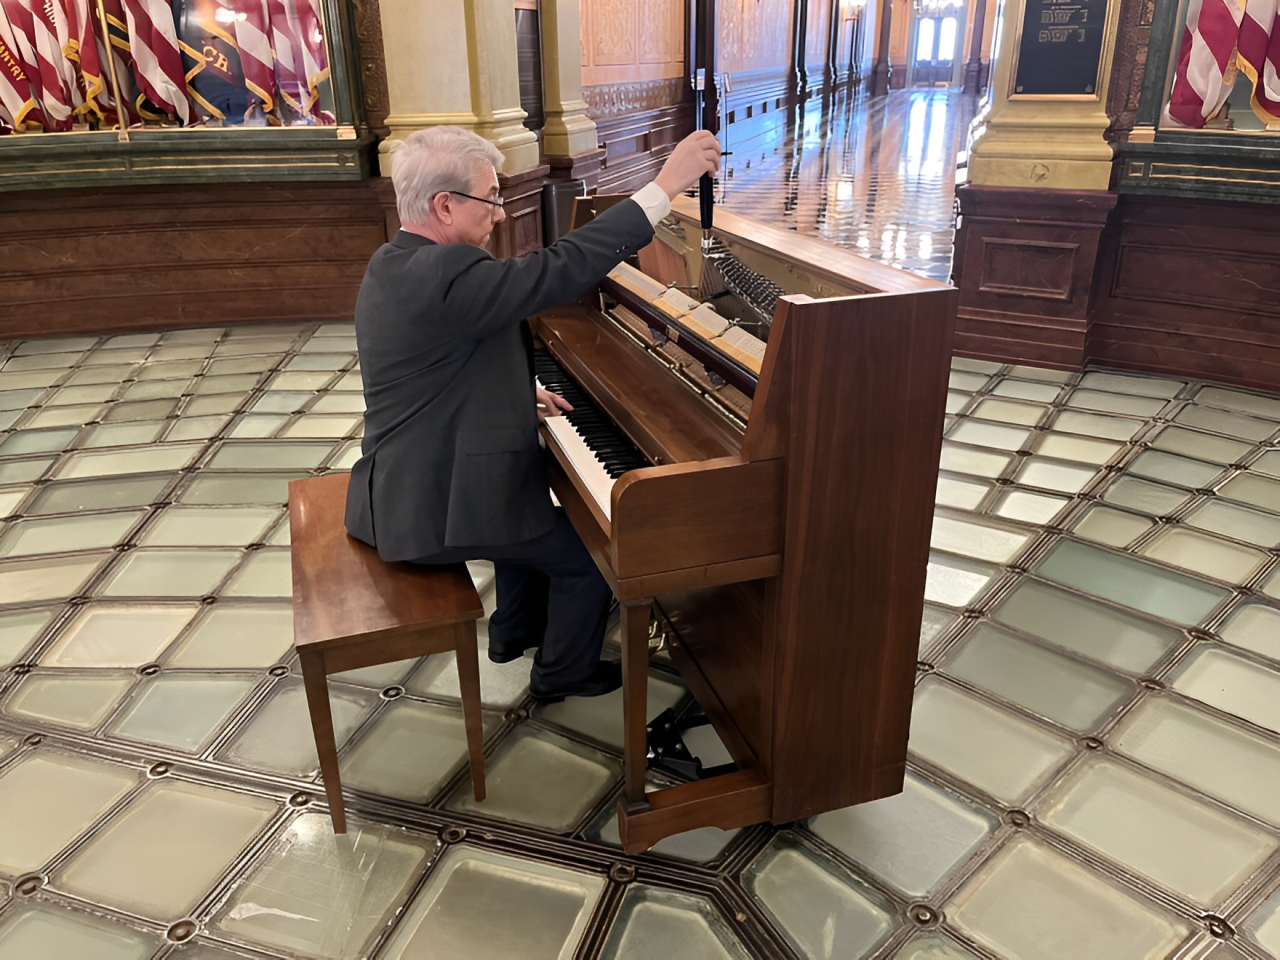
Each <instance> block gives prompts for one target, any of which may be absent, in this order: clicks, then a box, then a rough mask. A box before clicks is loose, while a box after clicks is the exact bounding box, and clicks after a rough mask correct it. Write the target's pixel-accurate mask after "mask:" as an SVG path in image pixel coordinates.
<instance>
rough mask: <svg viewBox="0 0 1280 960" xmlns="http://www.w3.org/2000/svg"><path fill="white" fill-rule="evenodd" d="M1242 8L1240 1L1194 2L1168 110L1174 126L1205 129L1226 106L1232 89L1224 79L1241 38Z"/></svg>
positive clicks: (1188, 12) (1183, 38) (1212, 0)
mask: <svg viewBox="0 0 1280 960" xmlns="http://www.w3.org/2000/svg"><path fill="white" fill-rule="evenodd" d="M1240 6H1241V5H1240V4H1239V3H1238V2H1237V0H1191V3H1190V6H1189V7H1188V9H1187V26H1186V29H1185V30H1184V31H1183V34H1182V46H1181V48H1180V49H1179V51H1178V66H1177V70H1176V73H1175V74H1174V78H1173V90H1172V91H1171V92H1170V95H1169V105H1168V106H1167V107H1166V108H1165V112H1166V114H1167V118H1168V119H1171V120H1172V121H1173V122H1174V124H1176V125H1179V126H1183V127H1203V126H1204V123H1205V121H1206V120H1208V119H1209V118H1210V117H1212V116H1213V115H1214V114H1215V113H1217V112H1218V110H1220V109H1221V108H1222V105H1223V104H1224V103H1226V101H1227V96H1228V95H1229V94H1230V93H1231V86H1230V85H1229V84H1227V83H1226V82H1224V79H1223V78H1224V77H1225V76H1226V74H1227V68H1228V66H1229V65H1230V64H1231V58H1232V54H1234V53H1235V49H1236V39H1237V38H1238V37H1239V36H1240V19H1241V15H1242V11H1241V9H1240Z"/></svg>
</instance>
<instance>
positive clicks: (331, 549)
mask: <svg viewBox="0 0 1280 960" xmlns="http://www.w3.org/2000/svg"><path fill="white" fill-rule="evenodd" d="M349 477H350V474H347V473H331V474H327V475H325V476H322V477H311V478H308V479H305V480H294V481H292V482H291V483H290V484H289V524H290V540H291V542H292V549H291V552H292V557H293V644H294V646H295V647H296V648H297V650H298V659H299V660H300V661H301V663H302V679H303V683H304V685H305V687H306V691H307V707H308V709H309V710H310V712H311V728H312V731H313V732H314V733H315V738H316V753H317V754H319V757H320V773H321V775H322V776H323V778H324V789H325V793H326V795H327V796H328V798H329V812H330V815H331V816H332V818H333V832H334V833H346V832H347V818H346V811H345V809H344V807H343V803H342V781H341V779H340V778H339V775H338V749H337V745H336V743H335V742H334V732H333V715H332V713H331V712H330V710H329V685H328V680H327V677H328V676H329V674H331V673H341V672H342V671H344V670H355V669H358V668H360V667H372V666H376V665H377V664H380V663H392V662H394V661H396V660H405V659H408V658H410V657H425V656H428V655H430V654H433V653H444V652H446V651H449V650H453V651H455V652H456V654H457V661H458V681H459V685H460V686H461V690H462V713H463V718H464V720H465V723H466V731H467V752H468V754H469V757H470V762H471V784H472V788H473V789H474V791H475V797H476V799H477V800H483V799H484V793H485V791H484V727H483V723H482V720H481V716H480V664H479V660H478V657H477V652H476V620H478V619H479V618H480V617H482V616H484V609H483V607H482V606H481V604H480V595H479V594H478V593H476V588H475V584H473V583H472V582H471V575H470V574H469V573H468V572H467V568H466V565H465V564H461V563H459V564H455V565H452V566H447V567H416V566H413V565H411V564H401V563H386V562H385V561H383V560H382V559H381V558H380V557H379V556H378V552H377V551H376V550H374V549H373V548H372V547H369V546H367V545H365V544H363V543H361V542H360V541H358V540H355V539H353V538H352V537H349V536H348V535H347V531H346V527H345V526H344V523H343V515H344V513H345V510H346V502H347V481H348V479H349Z"/></svg>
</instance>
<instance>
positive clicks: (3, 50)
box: [0, 7, 45, 131]
mask: <svg viewBox="0 0 1280 960" xmlns="http://www.w3.org/2000/svg"><path fill="white" fill-rule="evenodd" d="M24 60H25V58H24V57H23V56H22V54H21V53H19V52H18V42H17V39H16V38H15V36H14V31H13V27H12V26H11V25H10V24H9V17H8V14H7V13H6V12H5V10H4V8H3V7H0V120H3V121H4V123H5V124H6V125H7V126H8V127H10V128H11V129H13V130H19V131H22V130H29V129H36V128H42V127H44V125H45V117H44V113H43V112H42V111H41V109H40V105H39V104H38V103H36V98H35V94H34V92H33V91H32V89H31V81H30V80H29V79H27V70H28V69H30V64H28V63H26V62H24Z"/></svg>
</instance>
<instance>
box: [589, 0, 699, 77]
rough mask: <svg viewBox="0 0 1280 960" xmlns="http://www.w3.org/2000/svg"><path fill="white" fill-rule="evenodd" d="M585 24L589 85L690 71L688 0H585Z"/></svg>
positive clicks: (673, 74) (676, 74) (670, 75)
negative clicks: (687, 61) (686, 56)
mask: <svg viewBox="0 0 1280 960" xmlns="http://www.w3.org/2000/svg"><path fill="white" fill-rule="evenodd" d="M581 27H582V84H583V87H584V88H586V87H594V86H602V85H607V84H625V83H637V82H643V81H650V80H670V79H674V78H676V77H682V76H684V74H685V63H684V46H685V33H684V32H685V10H684V0H583V3H582V7H581Z"/></svg>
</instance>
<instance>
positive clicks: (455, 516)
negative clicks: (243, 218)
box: [346, 127, 720, 700]
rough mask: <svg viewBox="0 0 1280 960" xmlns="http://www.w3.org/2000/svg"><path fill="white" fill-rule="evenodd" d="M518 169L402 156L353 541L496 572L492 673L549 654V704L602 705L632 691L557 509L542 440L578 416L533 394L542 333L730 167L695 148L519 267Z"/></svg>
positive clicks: (377, 313) (355, 484) (541, 673)
mask: <svg viewBox="0 0 1280 960" xmlns="http://www.w3.org/2000/svg"><path fill="white" fill-rule="evenodd" d="M502 159H503V158H502V154H501V153H500V152H499V151H498V149H497V148H496V147H494V146H493V145H492V144H491V143H489V142H488V141H486V140H484V139H482V138H481V137H479V136H478V135H476V134H474V133H472V132H470V131H468V130H464V129H461V128H458V127H435V128H432V129H429V130H422V131H418V132H416V133H413V134H411V135H410V136H409V137H407V138H406V139H405V141H404V143H403V144H402V145H401V146H400V148H399V149H398V150H397V151H396V152H395V153H394V154H393V164H392V183H393V185H394V187H395V193H396V208H397V211H398V212H399V215H400V223H401V228H400V230H399V232H398V233H397V234H396V235H395V237H394V238H392V240H391V241H390V242H389V243H386V244H384V245H383V246H382V247H381V248H380V249H379V250H378V251H377V252H376V253H375V254H374V255H373V258H372V260H370V262H369V266H368V269H367V270H366V272H365V275H364V280H363V282H362V283H361V285H360V294H359V298H358V299H357V302H356V315H355V323H356V339H357V345H358V349H359V354H360V369H361V373H362V376H363V378H364V396H365V407H366V409H365V415H364V424H365V428H364V441H363V444H362V448H361V449H362V456H361V457H360V459H359V460H358V461H357V462H356V464H355V466H354V467H353V468H352V471H351V483H350V487H349V492H348V496H347V511H346V526H347V530H348V532H349V533H350V534H351V535H352V536H353V537H356V538H357V539H359V540H362V541H364V542H365V543H368V544H371V545H373V546H375V547H376V548H377V550H378V553H379V555H380V556H381V557H382V558H383V559H384V560H391V561H410V562H414V563H422V564H444V563H456V562H458V561H463V560H490V561H492V562H493V564H494V568H495V571H496V589H497V608H496V610H495V612H494V614H493V616H492V617H491V618H490V620H489V658H490V659H491V660H493V661H495V662H497V663H506V662H509V661H512V660H515V659H516V658H518V657H520V656H522V655H523V653H524V651H525V650H528V649H531V648H534V647H536V648H537V649H538V652H537V654H536V656H535V658H534V663H533V669H532V673H531V676H530V692H531V693H532V694H533V696H534V697H537V698H540V699H544V700H556V699H560V698H563V697H565V696H597V695H599V694H604V693H608V692H610V691H612V690H616V689H617V688H618V687H619V686H620V685H621V667H620V664H619V663H618V662H617V661H602V660H601V659H600V651H601V647H602V644H603V642H604V631H605V623H606V620H607V617H608V609H609V601H610V591H609V587H608V585H607V584H606V582H605V580H604V578H603V577H602V576H601V574H600V572H599V571H598V570H597V569H596V565H595V562H594V561H593V560H592V559H591V556H590V554H589V553H588V552H587V549H586V547H585V546H583V543H582V541H581V540H580V539H579V537H578V535H577V533H576V532H575V531H574V529H573V527H572V525H571V524H570V522H569V520H568V519H567V518H566V517H565V515H564V512H563V511H562V510H560V509H558V508H556V507H555V506H554V505H553V504H552V501H551V493H550V488H549V486H548V481H547V474H546V468H545V466H544V462H543V459H542V453H541V450H540V448H539V441H538V433H537V425H538V423H539V422H540V421H542V420H543V419H545V418H546V417H554V416H558V415H559V414H560V412H561V410H569V409H572V408H571V407H570V405H569V404H568V403H567V402H566V401H565V400H564V399H563V398H561V397H559V396H558V395H556V394H554V393H550V392H548V391H546V390H543V389H541V388H540V387H538V386H537V385H536V384H535V382H534V372H533V338H532V334H531V333H530V330H529V325H528V323H527V321H526V318H527V317H529V316H531V315H533V314H536V313H539V312H541V311H543V310H547V309H549V308H551V307H555V306H558V305H560V304H563V303H566V302H568V301H570V300H573V299H575V298H576V297H578V296H579V295H581V294H582V293H583V292H585V291H586V290H588V289H589V288H590V287H592V286H593V285H594V284H596V283H597V282H599V280H600V279H601V278H602V277H603V276H605V274H607V273H608V272H609V271H610V270H612V269H613V268H614V267H616V266H617V265H618V264H619V263H620V262H622V261H623V260H625V259H626V258H627V257H629V256H631V255H632V254H634V253H636V251H638V250H640V249H641V248H642V247H644V246H645V245H646V244H648V243H649V242H650V240H652V239H653V234H654V229H653V228H654V225H655V224H657V222H658V221H659V220H660V219H662V218H663V217H665V216H666V215H667V213H668V211H669V210H670V207H671V200H672V199H673V198H674V197H675V196H676V195H677V194H678V193H681V192H683V191H684V190H686V189H688V188H689V187H690V186H692V185H693V184H694V183H695V182H697V180H698V178H699V177H700V176H702V175H703V174H705V173H712V174H714V173H715V172H716V171H717V170H718V169H719V165H720V145H719V142H718V141H717V140H716V138H715V136H714V135H713V134H711V133H709V132H707V131H699V132H697V133H694V134H692V135H690V136H689V137H687V138H685V139H684V140H683V141H681V142H680V143H679V144H678V145H677V146H676V148H675V150H674V151H672V153H671V156H670V157H669V158H668V159H667V161H666V163H665V164H664V165H663V167H662V170H661V171H660V172H659V174H658V176H657V177H656V178H655V179H654V180H653V182H652V183H650V184H648V185H647V186H645V187H643V188H641V189H640V190H639V191H637V192H636V193H635V194H633V195H632V197H631V198H630V200H628V201H625V202H623V203H619V204H617V205H616V206H613V207H611V208H610V209H608V210H606V211H605V212H603V213H601V214H600V215H599V216H598V217H596V218H595V219H594V220H592V221H591V222H590V223H589V224H587V225H585V226H583V227H580V228H579V229H577V230H574V231H573V232H571V233H570V234H568V235H567V236H565V237H564V238H562V239H561V240H558V241H557V242H555V243H553V244H552V245H551V246H549V247H545V248H542V249H538V250H535V251H533V252H532V253H528V254H526V255H524V256H522V257H515V258H512V259H509V260H497V259H494V258H493V257H492V256H491V255H490V254H489V253H488V252H487V251H486V250H485V244H487V243H488V242H489V237H490V234H491V232H492V230H493V228H494V226H495V225H496V224H498V223H501V222H502V221H503V220H504V219H505V218H506V215H505V213H504V212H503V208H502V198H501V196H500V195H499V190H498V176H497V172H496V167H497V166H498V165H500V164H501V163H502Z"/></svg>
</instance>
